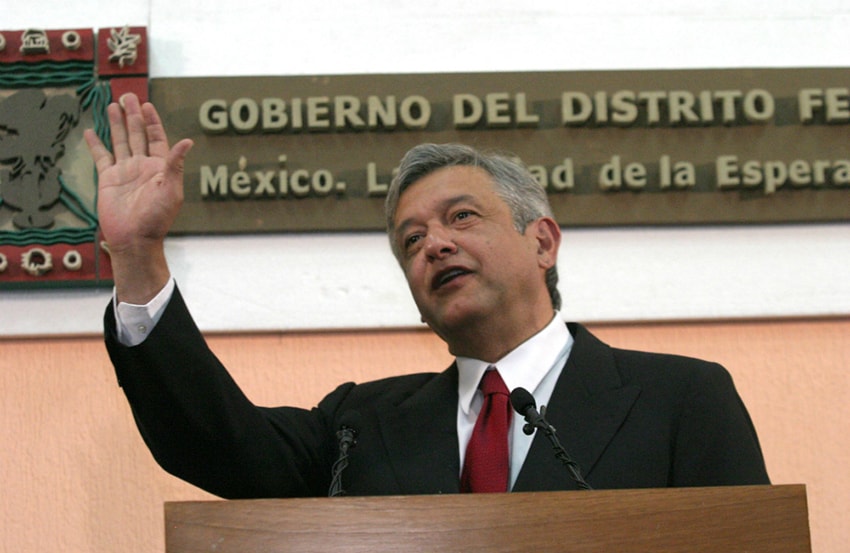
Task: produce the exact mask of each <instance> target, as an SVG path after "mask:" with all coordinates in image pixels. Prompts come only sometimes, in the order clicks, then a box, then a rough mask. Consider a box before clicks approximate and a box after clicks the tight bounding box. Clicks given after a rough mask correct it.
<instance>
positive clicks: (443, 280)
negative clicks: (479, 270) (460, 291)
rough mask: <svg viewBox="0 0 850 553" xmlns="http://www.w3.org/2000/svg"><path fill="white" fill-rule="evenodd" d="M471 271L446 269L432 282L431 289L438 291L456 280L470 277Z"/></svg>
mask: <svg viewBox="0 0 850 553" xmlns="http://www.w3.org/2000/svg"><path fill="white" fill-rule="evenodd" d="M470 272H471V271H468V270H467V269H463V268H461V267H451V268H449V269H445V270H443V271H440V272H439V273H437V276H435V277H434V280H433V281H432V282H431V289H432V290H437V289H439V288H441V287H442V286H443V285H445V284H448V283H449V282H451V281H453V280H454V279H456V278H458V277H460V276H463V275H468V274H469V273H470Z"/></svg>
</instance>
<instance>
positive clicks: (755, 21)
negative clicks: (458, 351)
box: [0, 0, 850, 335]
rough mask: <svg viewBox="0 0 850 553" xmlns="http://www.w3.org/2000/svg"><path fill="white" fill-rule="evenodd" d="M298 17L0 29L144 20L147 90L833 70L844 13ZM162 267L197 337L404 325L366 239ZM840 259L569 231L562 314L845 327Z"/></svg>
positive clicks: (57, 295) (81, 325) (841, 60)
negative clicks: (286, 81) (206, 84)
mask: <svg viewBox="0 0 850 553" xmlns="http://www.w3.org/2000/svg"><path fill="white" fill-rule="evenodd" d="M315 4H316V3H314V2H309V1H302V2H297V3H296V2H285V1H281V0H275V1H270V0H242V1H238V2H234V1H230V2H227V1H225V0H207V1H205V2H200V1H193V2H189V1H182V2H181V1H174V0H151V1H150V2H149V3H147V4H145V3H143V2H138V3H134V4H131V3H126V4H125V3H113V2H105V1H99V0H79V1H77V2H74V3H71V2H67V1H59V0H36V1H35V2H32V1H31V2H15V3H14V7H12V8H11V11H10V10H9V8H8V7H6V8H4V9H3V15H2V20H0V27H2V28H3V29H22V28H28V27H41V28H71V27H95V28H97V27H115V26H122V25H124V24H130V25H145V26H147V27H148V33H149V38H150V40H151V44H150V56H151V77H152V78H158V77H178V76H181V77H182V76H200V75H211V76H224V75H295V74H328V73H396V72H405V73H411V72H429V73H430V72H472V71H524V70H562V71H569V70H577V69H590V70H597V69H599V70H601V69H669V68H673V69H679V68H729V67H813V66H836V67H847V66H849V65H850V64H848V63H847V51H848V46H850V41H848V38H847V36H848V34H847V29H848V28H850V4H848V3H846V2H844V1H843V0H813V1H810V2H805V3H801V2H790V1H776V0H773V1H767V0H704V1H701V2H681V1H669V0H648V1H646V2H641V3H634V2H627V1H623V0H617V1H610V2H605V1H601V2H586V3H576V2H568V1H564V0H545V1H544V0H539V1H533V2H517V1H515V0H469V1H467V2H462V3H458V2H447V1H442V0H438V1H432V2H409V1H399V0H363V1H361V2H357V3H354V2H342V1H337V0H334V1H330V2H323V3H322V5H321V6H318V7H316V6H315ZM848 85H850V71H848ZM848 130H850V129H848ZM848 138H850V132H848ZM848 149H850V146H848ZM848 200H850V193H848ZM168 253H169V258H170V260H171V264H172V271H173V273H174V275H175V276H176V277H177V279H178V282H179V284H180V286H181V288H182V289H183V291H184V294H185V295H186V296H187V299H188V301H189V303H190V305H191V306H192V309H193V312H194V314H195V317H196V319H197V320H198V323H199V324H200V326H201V327H202V328H203V329H206V330H263V329H301V328H334V327H335V328H353V327H380V326H410V325H416V324H418V319H419V317H418V314H417V313H416V310H415V307H414V306H413V303H412V301H411V300H410V299H409V297H408V294H407V289H406V285H405V283H404V280H403V278H402V276H401V273H400V271H399V270H398V269H397V267H396V266H395V262H394V260H393V259H392V257H391V255H390V253H389V249H388V247H387V245H386V239H385V237H384V236H383V235H382V234H380V233H362V234H360V233H354V234H318V235H316V234H313V235H267V236H250V237H217V238H213V237H183V238H174V239H171V240H170V241H169V242H168ZM848 261H850V223H841V224H817V225H774V226H740V227H732V226H730V227H695V228H629V229H623V228H612V229H581V230H568V231H567V233H566V235H565V242H564V245H563V246H562V255H561V260H560V272H561V280H562V285H561V289H562V293H563V296H564V303H565V308H564V316H565V318H568V319H571V320H582V321H614V320H657V319H690V318H700V319H702V318H739V317H746V318H749V317H786V316H787V317H797V316H828V315H848V314H850V263H848ZM108 297H109V293H108V292H107V291H92V290H66V291H56V290H53V291H49V290H44V291H27V292H17V291H16V292H8V291H7V292H3V293H2V295H0V334H2V335H35V334H40V335H43V334H69V333H70V334H76V333H89V332H98V331H99V329H100V318H101V313H102V308H103V306H104V304H105V303H106V301H108ZM218 300H220V301H218Z"/></svg>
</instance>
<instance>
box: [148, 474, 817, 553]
mask: <svg viewBox="0 0 850 553" xmlns="http://www.w3.org/2000/svg"><path fill="white" fill-rule="evenodd" d="M165 524H166V540H165V541H166V551H167V552H168V553H190V552H191V553H195V552H202V551H203V552H212V551H214V552H216V553H230V552H233V553H235V552H239V553H277V552H299V553H307V552H317V553H318V552H321V553H328V552H333V551H343V552H361V551H362V552H364V553H365V552H370V553H384V552H386V553H401V552H429V553H432V552H433V553H437V552H458V553H460V552H476V551H481V552H485V551H486V552H488V553H495V552H503V551H522V552H523V553H545V552H559V553H561V552H576V553H584V552H588V553H589V552H594V553H599V552H605V553H631V552H635V553H636V552H641V553H662V552H664V553H677V552H682V553H685V552H688V553H700V552H713V553H736V552H740V553H745V552H746V553H791V552H794V553H810V552H811V541H810V538H809V521H808V508H807V505H806V489H805V486H803V485H786V486H740V487H718V488H668V489H648V490H598V491H597V490H594V491H578V492H535V493H507V494H463V495H454V494H453V495H430V496H389V497H339V498H313V499H268V500H266V499H262V500H240V501H193V502H170V503H166V505H165Z"/></svg>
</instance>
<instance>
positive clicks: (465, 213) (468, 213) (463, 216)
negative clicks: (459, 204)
mask: <svg viewBox="0 0 850 553" xmlns="http://www.w3.org/2000/svg"><path fill="white" fill-rule="evenodd" d="M471 216H472V212H471V211H458V212H457V213H455V220H459V221H460V220H463V219H466V218H468V217H471Z"/></svg>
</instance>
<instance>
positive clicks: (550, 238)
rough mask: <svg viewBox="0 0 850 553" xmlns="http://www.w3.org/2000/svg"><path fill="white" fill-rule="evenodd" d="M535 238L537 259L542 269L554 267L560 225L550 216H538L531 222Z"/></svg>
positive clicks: (559, 244) (558, 246)
mask: <svg viewBox="0 0 850 553" xmlns="http://www.w3.org/2000/svg"><path fill="white" fill-rule="evenodd" d="M531 224H532V225H534V237H535V238H536V239H537V260H538V264H539V265H540V267H541V268H542V269H549V268H551V267H554V266H555V264H556V263H557V262H558V248H560V247H561V227H560V226H558V223H557V222H556V221H555V220H554V219H552V218H551V217H540V218H539V219H537V220H536V221H534V222H533V223H531Z"/></svg>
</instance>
